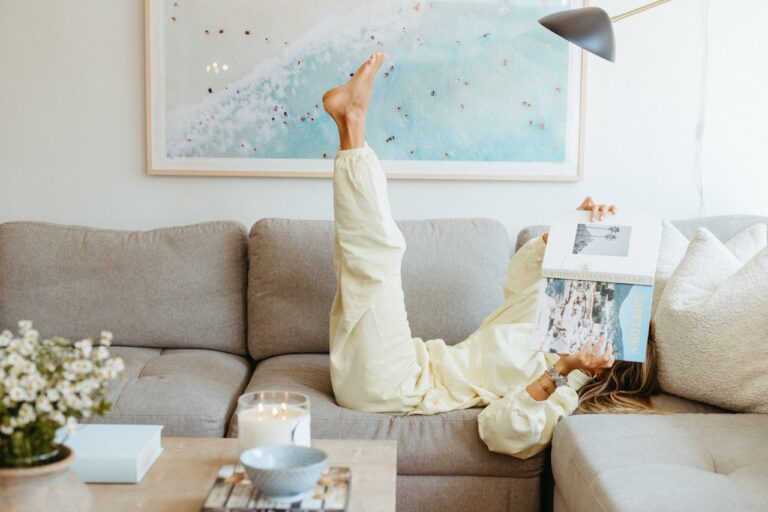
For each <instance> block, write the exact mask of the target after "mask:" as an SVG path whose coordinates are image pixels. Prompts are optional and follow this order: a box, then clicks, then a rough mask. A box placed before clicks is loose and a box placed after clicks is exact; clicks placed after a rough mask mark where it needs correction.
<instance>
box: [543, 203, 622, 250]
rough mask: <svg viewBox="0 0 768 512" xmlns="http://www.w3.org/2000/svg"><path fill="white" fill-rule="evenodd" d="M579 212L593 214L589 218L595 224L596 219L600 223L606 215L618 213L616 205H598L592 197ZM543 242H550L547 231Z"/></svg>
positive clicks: (580, 206) (581, 205)
mask: <svg viewBox="0 0 768 512" xmlns="http://www.w3.org/2000/svg"><path fill="white" fill-rule="evenodd" d="M576 209H577V210H585V211H588V212H592V215H590V216H589V221H590V222H595V219H597V220H598V221H601V220H603V219H604V218H605V214H606V213H613V214H615V213H616V205H615V204H597V203H596V202H594V201H593V200H592V198H591V197H589V196H587V197H586V198H585V199H584V201H582V203H581V204H580V205H579V207H578V208H576ZM542 240H544V243H545V244H546V243H547V241H548V240H549V233H547V232H546V231H545V232H544V234H543V235H542Z"/></svg>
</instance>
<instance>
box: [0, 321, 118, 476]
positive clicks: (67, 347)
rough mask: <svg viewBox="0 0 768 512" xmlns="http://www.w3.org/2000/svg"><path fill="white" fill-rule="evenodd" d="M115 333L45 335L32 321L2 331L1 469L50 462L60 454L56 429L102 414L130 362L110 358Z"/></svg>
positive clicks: (0, 377) (0, 339)
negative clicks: (77, 337) (106, 398)
mask: <svg viewBox="0 0 768 512" xmlns="http://www.w3.org/2000/svg"><path fill="white" fill-rule="evenodd" d="M111 342H112V334H111V333H109V332H106V331H105V332H102V333H101V338H100V340H99V343H98V344H94V342H93V340H92V339H90V338H88V339H83V340H80V341H77V342H75V343H72V342H71V341H69V340H67V339H65V338H60V337H53V338H50V339H41V337H40V333H39V332H38V331H37V330H35V329H33V327H32V322H30V321H27V320H22V321H21V322H19V334H18V336H16V337H14V335H13V333H11V331H8V330H5V331H3V332H2V333H0V467H27V466H34V465H39V464H45V463H46V462H48V461H50V460H51V459H53V458H55V457H56V455H57V454H58V449H59V445H58V443H57V441H56V431H57V430H58V429H59V428H61V427H66V429H67V430H68V431H69V432H70V433H71V432H72V431H73V429H74V427H75V426H76V425H77V422H78V421H79V420H81V419H83V418H89V417H91V416H102V415H104V413H106V412H107V411H108V410H109V409H110V407H111V405H112V404H110V403H108V402H105V401H104V395H105V394H106V391H107V387H108V385H109V383H110V382H111V381H112V380H113V379H115V378H116V377H117V376H118V375H120V374H121V373H122V371H123V370H124V368H125V366H124V365H123V361H122V359H120V358H117V357H114V358H112V357H110V356H109V348H108V347H109V346H110V344H111Z"/></svg>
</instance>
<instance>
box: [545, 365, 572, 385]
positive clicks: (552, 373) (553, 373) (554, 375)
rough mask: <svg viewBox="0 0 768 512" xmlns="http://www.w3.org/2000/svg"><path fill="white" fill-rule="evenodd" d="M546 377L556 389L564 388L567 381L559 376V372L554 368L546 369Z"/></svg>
mask: <svg viewBox="0 0 768 512" xmlns="http://www.w3.org/2000/svg"><path fill="white" fill-rule="evenodd" d="M545 373H546V374H547V377H549V378H550V379H552V382H554V383H555V386H556V387H558V388H559V387H560V386H565V385H566V384H568V379H566V378H565V377H564V376H562V375H560V372H559V371H557V370H555V367H554V366H553V367H552V368H550V369H548V370H547V371H546V372H545Z"/></svg>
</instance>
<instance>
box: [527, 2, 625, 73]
mask: <svg viewBox="0 0 768 512" xmlns="http://www.w3.org/2000/svg"><path fill="white" fill-rule="evenodd" d="M539 23H540V24H541V25H542V26H544V27H545V28H547V29H549V30H551V31H552V32H554V33H555V34H557V35H559V36H560V37H562V38H563V39H565V40H567V41H570V42H571V43H573V44H575V45H576V46H580V47H581V48H583V49H585V50H587V51H588V52H590V53H594V54H595V55H597V56H598V57H602V58H604V59H606V60H609V61H611V62H615V60H616V41H615V39H614V37H613V24H612V23H611V18H610V16H608V13H606V12H605V11H604V10H602V9H600V8H599V7H583V8H581V9H572V10H570V11H561V12H556V13H554V14H550V15H549V16H544V17H543V18H541V19H540V20H539Z"/></svg>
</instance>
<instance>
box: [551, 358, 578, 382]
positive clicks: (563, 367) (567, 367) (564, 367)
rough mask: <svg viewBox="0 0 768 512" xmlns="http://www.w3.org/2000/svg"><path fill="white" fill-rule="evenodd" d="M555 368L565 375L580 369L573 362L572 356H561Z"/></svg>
mask: <svg viewBox="0 0 768 512" xmlns="http://www.w3.org/2000/svg"><path fill="white" fill-rule="evenodd" d="M554 368H555V370H557V373H559V374H560V375H562V376H563V377H565V376H567V375H568V374H569V373H571V372H572V371H573V370H577V369H578V368H576V366H575V365H574V364H573V361H572V360H571V358H570V356H563V357H561V358H560V360H559V361H558V362H556V363H555V366H554Z"/></svg>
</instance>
